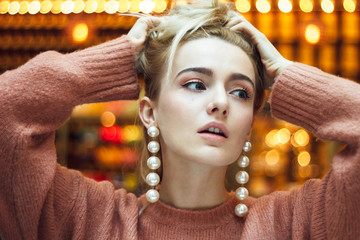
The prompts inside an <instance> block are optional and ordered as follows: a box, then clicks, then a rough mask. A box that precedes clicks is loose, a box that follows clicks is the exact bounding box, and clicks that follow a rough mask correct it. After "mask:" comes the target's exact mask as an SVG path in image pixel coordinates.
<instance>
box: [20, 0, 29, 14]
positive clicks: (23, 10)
mask: <svg viewBox="0 0 360 240" xmlns="http://www.w3.org/2000/svg"><path fill="white" fill-rule="evenodd" d="M28 11H29V2H28V1H21V2H20V9H19V14H25V13H27V12H28Z"/></svg>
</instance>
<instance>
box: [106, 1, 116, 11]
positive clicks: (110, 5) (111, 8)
mask: <svg viewBox="0 0 360 240" xmlns="http://www.w3.org/2000/svg"><path fill="white" fill-rule="evenodd" d="M118 9H119V1H115V0H110V1H108V2H106V5H105V12H106V13H108V14H114V13H116V12H117V11H118Z"/></svg>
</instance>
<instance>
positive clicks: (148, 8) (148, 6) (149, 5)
mask: <svg viewBox="0 0 360 240" xmlns="http://www.w3.org/2000/svg"><path fill="white" fill-rule="evenodd" d="M139 9H140V11H141V12H143V13H151V12H152V11H153V10H154V9H155V3H154V1H152V0H143V1H141V3H140V5H139Z"/></svg>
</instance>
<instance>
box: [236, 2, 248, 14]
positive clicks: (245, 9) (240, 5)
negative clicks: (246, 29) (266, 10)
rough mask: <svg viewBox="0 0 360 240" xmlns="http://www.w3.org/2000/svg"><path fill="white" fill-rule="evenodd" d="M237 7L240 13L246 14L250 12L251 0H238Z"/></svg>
mask: <svg viewBox="0 0 360 240" xmlns="http://www.w3.org/2000/svg"><path fill="white" fill-rule="evenodd" d="M235 7H236V9H237V10H238V11H239V12H241V13H246V12H248V11H250V9H251V4H250V2H249V0H236V2H235Z"/></svg>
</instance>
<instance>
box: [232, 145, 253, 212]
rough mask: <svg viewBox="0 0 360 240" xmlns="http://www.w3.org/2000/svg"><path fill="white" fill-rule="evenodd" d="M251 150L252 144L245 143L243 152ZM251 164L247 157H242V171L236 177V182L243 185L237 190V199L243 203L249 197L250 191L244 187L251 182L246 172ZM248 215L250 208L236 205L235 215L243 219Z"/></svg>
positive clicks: (240, 160) (240, 161) (239, 161)
mask: <svg viewBox="0 0 360 240" xmlns="http://www.w3.org/2000/svg"><path fill="white" fill-rule="evenodd" d="M250 150H251V143H250V142H245V144H244V147H243V151H244V152H249V151H250ZM249 163H250V160H249V158H248V157H247V156H245V155H242V156H241V157H240V159H239V160H238V165H239V167H241V168H242V169H241V170H240V171H239V172H237V174H236V177H235V178H236V181H237V182H238V183H240V184H241V186H240V187H239V188H238V189H236V197H237V198H238V199H239V200H241V201H243V200H245V198H247V197H248V196H249V191H248V190H247V189H246V188H245V187H244V185H245V184H246V183H247V182H248V181H249V174H248V173H247V172H246V171H244V168H246V167H247V166H249ZM247 213H248V208H247V206H246V205H245V204H243V203H239V204H238V205H236V207H235V214H236V215H237V216H239V217H243V216H245V215H246V214H247Z"/></svg>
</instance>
